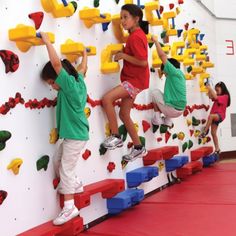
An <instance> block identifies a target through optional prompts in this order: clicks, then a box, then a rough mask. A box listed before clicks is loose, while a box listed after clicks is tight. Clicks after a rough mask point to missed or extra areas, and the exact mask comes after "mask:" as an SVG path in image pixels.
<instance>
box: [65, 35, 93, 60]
mask: <svg viewBox="0 0 236 236" xmlns="http://www.w3.org/2000/svg"><path fill="white" fill-rule="evenodd" d="M85 48H88V49H89V52H87V55H88V56H94V55H96V54H97V50H96V47H93V46H86V47H85V46H84V45H83V44H82V43H78V42H74V41H73V40H71V39H68V40H66V42H65V43H64V44H62V45H61V53H62V54H64V55H66V58H67V59H68V60H69V61H70V62H75V61H76V60H77V59H78V57H80V56H82V53H83V51H84V50H85Z"/></svg>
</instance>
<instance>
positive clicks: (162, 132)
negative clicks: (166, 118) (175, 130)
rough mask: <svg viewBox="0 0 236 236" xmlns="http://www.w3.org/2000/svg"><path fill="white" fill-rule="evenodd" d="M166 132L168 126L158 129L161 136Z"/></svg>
mask: <svg viewBox="0 0 236 236" xmlns="http://www.w3.org/2000/svg"><path fill="white" fill-rule="evenodd" d="M167 130H168V126H167V125H161V127H160V133H161V134H164V133H166V131H167Z"/></svg>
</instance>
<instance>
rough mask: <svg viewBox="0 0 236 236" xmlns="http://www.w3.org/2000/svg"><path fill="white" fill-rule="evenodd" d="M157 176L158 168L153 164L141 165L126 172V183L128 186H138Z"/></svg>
mask: <svg viewBox="0 0 236 236" xmlns="http://www.w3.org/2000/svg"><path fill="white" fill-rule="evenodd" d="M156 176H158V168H157V167H154V166H148V167H141V168H138V169H135V170H132V171H130V172H127V173H126V180H127V185H128V187H129V188H134V187H138V186H139V185H140V184H142V183H144V182H148V181H150V180H151V179H153V178H154V177H156Z"/></svg>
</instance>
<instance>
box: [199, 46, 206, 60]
mask: <svg viewBox="0 0 236 236" xmlns="http://www.w3.org/2000/svg"><path fill="white" fill-rule="evenodd" d="M207 49H208V47H207V46H206V45H202V46H200V47H199V49H198V50H197V53H196V60H197V61H205V60H206V55H205V54H203V52H204V51H207Z"/></svg>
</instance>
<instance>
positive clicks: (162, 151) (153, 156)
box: [143, 146, 179, 166]
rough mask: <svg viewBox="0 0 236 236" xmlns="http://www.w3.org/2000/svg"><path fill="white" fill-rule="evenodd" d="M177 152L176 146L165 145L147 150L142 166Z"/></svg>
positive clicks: (168, 157)
mask: <svg viewBox="0 0 236 236" xmlns="http://www.w3.org/2000/svg"><path fill="white" fill-rule="evenodd" d="M178 153H179V147H178V146H165V147H161V148H155V149H152V150H149V151H148V154H147V155H146V156H144V157H143V164H144V166H148V165H153V164H154V163H155V162H157V161H159V160H168V159H170V158H172V157H173V156H174V155H177V154H178Z"/></svg>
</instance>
